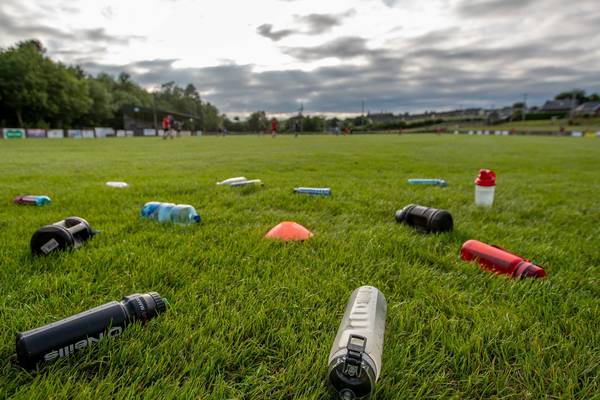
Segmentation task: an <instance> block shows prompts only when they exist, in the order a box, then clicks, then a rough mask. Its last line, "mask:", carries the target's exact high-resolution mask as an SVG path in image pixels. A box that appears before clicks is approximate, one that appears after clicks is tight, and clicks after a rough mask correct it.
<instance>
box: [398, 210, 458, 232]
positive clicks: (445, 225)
mask: <svg viewBox="0 0 600 400" xmlns="http://www.w3.org/2000/svg"><path fill="white" fill-rule="evenodd" d="M396 221H398V222H404V223H405V224H407V225H408V226H412V227H414V228H415V229H417V230H418V231H421V232H426V233H429V232H433V233H436V232H448V231H451V230H452V228H453V225H454V222H453V220H452V215H451V214H450V213H449V212H448V211H446V210H439V209H437V208H431V207H424V206H419V205H416V204H410V205H408V206H406V207H404V208H403V209H402V210H398V211H396Z"/></svg>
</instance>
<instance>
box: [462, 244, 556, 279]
mask: <svg viewBox="0 0 600 400" xmlns="http://www.w3.org/2000/svg"><path fill="white" fill-rule="evenodd" d="M460 258H461V259H463V260H465V261H472V260H476V261H477V262H478V263H479V265H480V266H481V267H482V268H483V269H485V270H487V271H490V272H493V273H495V274H507V275H510V276H513V277H515V278H525V277H534V278H543V277H544V276H545V275H546V272H544V269H543V268H541V267H539V266H537V265H535V264H532V263H531V262H530V261H528V260H525V259H524V258H523V257H519V256H517V255H515V254H512V253H509V252H508V251H506V250H504V249H502V248H500V247H497V246H490V245H489V244H485V243H481V242H480V241H478V240H467V241H466V242H465V244H463V245H462V247H461V249H460Z"/></svg>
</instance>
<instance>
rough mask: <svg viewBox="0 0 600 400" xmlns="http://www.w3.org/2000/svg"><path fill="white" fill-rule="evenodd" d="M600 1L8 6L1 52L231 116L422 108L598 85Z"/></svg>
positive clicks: (21, 2)
mask: <svg viewBox="0 0 600 400" xmlns="http://www.w3.org/2000/svg"><path fill="white" fill-rule="evenodd" d="M598 1H599V0H575V1H571V2H566V1H564V0H314V1H313V0H253V1H242V0H237V1H236V0H218V1H211V2H209V1H200V0H79V1H76V0H70V1H66V0H2V1H1V2H0V46H2V47H6V46H9V45H11V44H14V43H15V42H16V41H18V40H22V39H27V38H38V39H40V40H42V42H43V43H44V45H45V46H46V47H47V48H48V54H49V55H50V56H51V57H53V58H55V59H58V60H61V61H63V62H65V63H69V64H80V65H82V66H83V67H84V68H85V69H86V70H87V71H89V72H91V73H94V74H95V73H98V72H100V71H104V72H108V73H111V74H115V75H116V74H118V73H119V72H120V71H123V70H124V71H127V72H129V73H130V74H131V75H132V76H133V77H134V79H135V80H136V81H137V82H139V83H140V84H142V85H144V86H146V87H148V88H155V87H158V85H160V83H163V82H167V81H171V80H173V81H176V82H177V83H179V84H181V85H185V84H187V83H188V82H192V83H193V84H194V85H196V87H197V88H198V89H199V91H200V92H201V95H202V97H203V98H205V99H207V100H209V101H211V102H213V103H214V104H215V105H217V106H218V107H219V109H221V110H222V111H224V112H227V113H229V114H232V115H236V114H244V113H247V112H249V111H254V110H257V109H265V110H266V111H267V112H269V113H291V112H294V111H296V110H298V107H299V105H300V103H303V104H304V109H305V111H306V112H311V113H315V112H323V113H343V114H346V113H360V111H361V102H362V101H364V102H365V107H366V110H370V111H371V112H378V111H392V112H405V111H411V112H414V111H423V110H431V109H438V110H441V109H454V108H466V107H474V106H484V107H490V106H494V105H495V106H502V105H510V104H512V103H513V102H515V101H519V100H521V99H522V98H523V94H524V93H527V94H528V99H529V101H528V103H529V104H539V103H542V102H543V101H544V100H545V99H547V98H549V97H552V96H553V95H554V94H556V93H558V92H560V91H565V90H570V89H572V88H575V87H577V88H583V89H586V90H587V91H588V92H595V91H598V92H600V3H599V2H598Z"/></svg>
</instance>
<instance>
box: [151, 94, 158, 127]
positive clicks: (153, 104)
mask: <svg viewBox="0 0 600 400" xmlns="http://www.w3.org/2000/svg"><path fill="white" fill-rule="evenodd" d="M152 116H153V117H154V129H155V130H156V131H158V121H157V119H156V93H155V92H152Z"/></svg>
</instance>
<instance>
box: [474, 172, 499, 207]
mask: <svg viewBox="0 0 600 400" xmlns="http://www.w3.org/2000/svg"><path fill="white" fill-rule="evenodd" d="M495 191H496V173H495V172H494V171H492V170H489V169H480V170H479V175H478V176H477V179H475V204H476V205H478V206H487V207H491V206H492V204H493V203H494V192H495Z"/></svg>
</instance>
